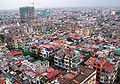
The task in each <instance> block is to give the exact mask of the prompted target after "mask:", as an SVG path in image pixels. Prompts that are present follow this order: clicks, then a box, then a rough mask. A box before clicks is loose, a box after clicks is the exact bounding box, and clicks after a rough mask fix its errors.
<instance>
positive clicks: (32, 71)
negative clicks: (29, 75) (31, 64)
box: [28, 69, 40, 75]
mask: <svg viewBox="0 0 120 84" xmlns="http://www.w3.org/2000/svg"><path fill="white" fill-rule="evenodd" d="M28 71H29V72H30V71H31V72H33V73H35V74H37V75H39V74H40V73H39V72H37V71H33V70H32V69H28Z"/></svg>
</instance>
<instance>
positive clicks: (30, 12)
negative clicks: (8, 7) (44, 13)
mask: <svg viewBox="0 0 120 84" xmlns="http://www.w3.org/2000/svg"><path fill="white" fill-rule="evenodd" d="M19 11H20V17H21V20H22V21H27V20H33V19H34V17H35V10H34V7H29V6H28V7H20V9H19Z"/></svg>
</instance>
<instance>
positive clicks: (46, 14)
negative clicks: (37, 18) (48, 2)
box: [42, 9, 51, 18]
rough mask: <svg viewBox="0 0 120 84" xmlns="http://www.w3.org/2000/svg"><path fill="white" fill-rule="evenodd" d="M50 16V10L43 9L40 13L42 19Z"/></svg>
mask: <svg viewBox="0 0 120 84" xmlns="http://www.w3.org/2000/svg"><path fill="white" fill-rule="evenodd" d="M50 16H51V10H50V9H45V10H43V11H42V17H45V18H47V17H50Z"/></svg>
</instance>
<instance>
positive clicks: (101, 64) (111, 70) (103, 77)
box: [85, 57, 118, 83]
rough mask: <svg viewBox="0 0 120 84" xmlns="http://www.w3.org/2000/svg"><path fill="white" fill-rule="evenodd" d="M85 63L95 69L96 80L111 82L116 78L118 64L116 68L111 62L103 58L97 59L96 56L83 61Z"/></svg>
mask: <svg viewBox="0 0 120 84" xmlns="http://www.w3.org/2000/svg"><path fill="white" fill-rule="evenodd" d="M85 64H86V65H88V66H89V67H90V68H92V69H95V70H96V71H97V73H96V75H97V77H96V81H98V82H101V83H113V82H114V80H115V79H116V75H117V72H118V70H117V68H118V66H117V68H116V67H115V66H114V65H113V64H111V63H109V62H107V60H105V59H101V60H98V59H96V58H93V57H90V58H89V59H88V60H87V61H86V62H85Z"/></svg>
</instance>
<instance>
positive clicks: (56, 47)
mask: <svg viewBox="0 0 120 84" xmlns="http://www.w3.org/2000/svg"><path fill="white" fill-rule="evenodd" d="M53 48H54V49H56V50H57V49H60V48H61V47H58V46H55V47H53Z"/></svg>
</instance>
